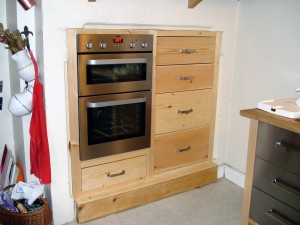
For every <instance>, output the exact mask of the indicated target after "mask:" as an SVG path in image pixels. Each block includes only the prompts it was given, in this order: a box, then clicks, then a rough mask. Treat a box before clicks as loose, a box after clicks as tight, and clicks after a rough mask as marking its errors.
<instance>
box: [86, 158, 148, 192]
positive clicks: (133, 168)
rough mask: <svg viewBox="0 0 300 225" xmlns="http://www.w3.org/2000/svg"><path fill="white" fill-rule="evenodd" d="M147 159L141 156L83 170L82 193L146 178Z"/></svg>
mask: <svg viewBox="0 0 300 225" xmlns="http://www.w3.org/2000/svg"><path fill="white" fill-rule="evenodd" d="M146 166H147V157H146V156H140V157H135V158H130V159H125V160H120V161H116V162H112V163H106V164H102V165H98V166H92V167H88V168H84V169H82V191H88V190H91V189H96V188H102V187H105V186H110V185H114V184H120V183H122V182H125V181H132V180H137V179H142V178H144V177H145V176H146Z"/></svg>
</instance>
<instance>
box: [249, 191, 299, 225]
mask: <svg viewBox="0 0 300 225" xmlns="http://www.w3.org/2000/svg"><path fill="white" fill-rule="evenodd" d="M249 217H250V218H251V219H252V220H254V221H255V222H256V223H258V224H260V225H282V224H291V225H292V224H295V225H296V224H300V212H299V211H297V210H295V209H293V208H292V207H289V206H287V205H286V204H284V203H282V202H280V201H278V200H277V199H275V198H272V197H271V196H269V195H267V194H265V193H264V192H262V191H260V190H258V189H256V188H252V196H251V205H250V216H249Z"/></svg>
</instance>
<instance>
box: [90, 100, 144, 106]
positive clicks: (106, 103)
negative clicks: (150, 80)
mask: <svg viewBox="0 0 300 225" xmlns="http://www.w3.org/2000/svg"><path fill="white" fill-rule="evenodd" d="M142 102H146V98H133V99H125V100H116V101H107V102H87V103H86V106H87V107H88V108H99V107H107V106H116V105H127V104H134V103H142Z"/></svg>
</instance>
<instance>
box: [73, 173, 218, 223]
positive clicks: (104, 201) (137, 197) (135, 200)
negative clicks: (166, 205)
mask: <svg viewBox="0 0 300 225" xmlns="http://www.w3.org/2000/svg"><path fill="white" fill-rule="evenodd" d="M216 174H217V167H214V168H211V169H207V170H203V171H199V172H196V173H192V174H189V175H186V176H183V177H179V178H176V179H172V180H168V181H165V182H161V183H156V184H152V185H149V186H144V187H141V188H139V189H136V190H128V191H124V192H123V193H119V194H116V195H113V196H107V197H105V198H101V199H97V200H94V201H91V202H86V203H78V204H77V212H78V213H77V221H78V222H79V223H83V222H87V221H89V220H93V219H96V218H99V217H103V216H106V215H109V214H112V213H116V212H119V211H123V210H126V209H129V208H132V207H137V206H140V205H143V204H146V203H150V202H153V201H156V200H159V199H162V198H165V197H169V196H172V195H175V194H178V193H180V192H183V191H186V190H190V189H193V188H196V187H200V186H202V185H205V184H208V183H211V182H215V181H216V179H217V177H216Z"/></svg>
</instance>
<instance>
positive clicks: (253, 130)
mask: <svg viewBox="0 0 300 225" xmlns="http://www.w3.org/2000/svg"><path fill="white" fill-rule="evenodd" d="M257 129H258V121H257V120H251V121H250V131H249V140H248V153H247V166H246V176H245V187H244V196H243V211H242V223H241V224H242V225H247V224H248V218H249V212H250V201H251V192H252V182H253V172H254V162H255V151H256V139H257Z"/></svg>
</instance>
